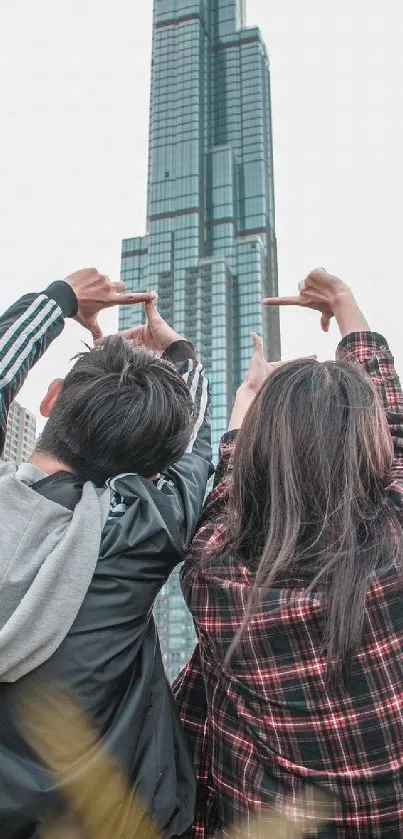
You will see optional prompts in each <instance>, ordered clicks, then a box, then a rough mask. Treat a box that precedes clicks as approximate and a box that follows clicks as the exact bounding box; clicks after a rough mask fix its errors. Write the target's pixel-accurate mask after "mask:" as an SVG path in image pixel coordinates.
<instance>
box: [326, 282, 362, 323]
mask: <svg viewBox="0 0 403 839" xmlns="http://www.w3.org/2000/svg"><path fill="white" fill-rule="evenodd" d="M330 305H331V308H332V311H333V314H334V316H335V317H337V312H339V311H343V310H345V309H347V308H351V307H352V306H356V305H357V303H356V300H355V297H354V294H353V292H352V291H351V289H349V288H348V286H345V285H344V283H343V284H342V286H341V287H340V288H338V289H335V293H334V296H333V299H332V300H331V303H330Z"/></svg>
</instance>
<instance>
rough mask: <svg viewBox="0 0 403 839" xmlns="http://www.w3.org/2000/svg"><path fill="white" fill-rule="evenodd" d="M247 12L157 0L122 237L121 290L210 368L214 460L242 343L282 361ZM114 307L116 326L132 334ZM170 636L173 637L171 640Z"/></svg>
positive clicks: (264, 102) (177, 660) (260, 91)
mask: <svg viewBox="0 0 403 839" xmlns="http://www.w3.org/2000/svg"><path fill="white" fill-rule="evenodd" d="M244 20H245V16H244V2H243V0H154V14H153V50H152V69H151V110H150V140H149V164H148V209H147V233H146V236H142V237H136V238H133V239H125V240H124V241H123V245H122V269H121V277H122V280H124V282H126V284H127V286H128V289H130V290H133V291H137V290H141V289H156V290H157V291H158V295H159V300H158V308H159V311H160V312H161V314H162V316H163V317H165V318H166V319H167V320H168V321H169V322H170V323H172V325H173V326H174V327H175V329H176V330H177V331H178V332H180V333H183V334H184V335H185V336H186V337H187V338H188V339H189V340H190V341H192V342H193V343H194V344H195V345H196V347H197V352H198V356H199V358H200V360H201V361H202V362H203V363H204V365H205V367H206V368H207V371H208V375H209V380H210V388H211V397H212V428H213V445H214V449H215V451H216V450H217V447H218V442H219V439H220V436H221V434H222V433H223V431H224V430H225V428H226V423H227V420H228V415H229V412H230V409H231V405H232V401H233V398H234V394H235V390H236V388H237V386H238V385H239V383H240V382H241V381H242V379H243V377H244V375H245V372H246V370H247V366H248V362H249V357H250V351H251V341H250V332H251V331H252V330H255V331H257V332H259V333H260V334H261V335H263V341H264V346H265V351H266V355H267V357H268V358H270V359H277V358H279V357H280V328H279V318H278V312H277V310H273V309H267V310H263V308H262V306H261V299H262V297H263V296H269V295H274V294H276V293H277V258H276V239H275V220H274V184H273V149H272V131H271V102H270V71H269V62H268V58H267V54H266V50H265V46H264V43H263V41H262V37H261V34H260V31H259V29H257V28H247V27H245V23H244ZM141 317H142V313H141V311H139V310H138V309H134V310H130V309H128V308H122V311H121V314H120V328H122V329H124V328H128V327H130V326H133V325H136V324H137V323H139V322H141ZM179 597H180V595H179V588H178V579H177V576H176V575H174V576H173V577H172V578H171V580H170V581H169V582H168V583H167V585H166V586H165V588H164V591H163V592H162V594H161V597H160V598H159V601H158V604H157V610H156V611H157V620H158V623H159V625H160V629H161V645H162V648H163V655H164V660H165V664H166V666H167V669H168V671H169V673H170V675H171V676H173V675H175V673H176V672H177V671H178V669H179V668H180V666H181V665H182V664H183V663H184V662H185V661H186V660H187V658H188V654H189V651H190V649H191V646H192V644H193V634H192V631H191V629H190V627H189V617H188V616H187V612H186V610H185V607H184V606H183V605H182V602H181V601H180V599H177V598H179ZM178 627H179V630H178V631H177V629H178Z"/></svg>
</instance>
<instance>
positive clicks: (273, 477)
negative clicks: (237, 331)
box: [222, 360, 402, 684]
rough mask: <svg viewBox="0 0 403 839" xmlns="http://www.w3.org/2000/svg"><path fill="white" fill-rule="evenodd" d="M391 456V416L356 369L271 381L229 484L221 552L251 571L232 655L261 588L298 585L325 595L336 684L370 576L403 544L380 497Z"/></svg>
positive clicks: (312, 366)
mask: <svg viewBox="0 0 403 839" xmlns="http://www.w3.org/2000/svg"><path fill="white" fill-rule="evenodd" d="M392 460H393V444H392V438H391V435H390V432H389V428H388V425H387V420H386V417H385V414H384V411H383V409H382V407H381V404H380V402H379V400H378V398H377V395H376V393H375V390H374V388H373V385H372V382H371V380H370V378H369V377H368V376H367V375H366V373H365V372H364V371H363V370H362V369H361V368H360V367H359V366H358V365H357V364H350V363H348V362H336V363H335V362H325V363H320V362H318V361H314V360H304V361H302V362H301V361H299V362H291V363H288V364H284V366H282V367H280V368H279V369H278V371H276V372H275V373H274V374H273V375H272V376H270V377H269V378H268V379H267V381H266V382H265V384H264V385H263V387H262V389H261V391H260V393H259V394H258V395H257V397H256V399H255V401H254V403H253V404H252V406H251V408H250V410H249V412H248V415H247V417H246V419H245V421H244V423H243V426H242V428H241V430H240V432H239V437H238V441H237V446H236V451H235V460H234V471H233V481H232V485H231V489H230V491H229V499H228V520H227V529H226V534H227V535H226V537H225V541H224V544H223V545H222V554H223V556H225V555H226V556H230V555H231V556H233V557H239V558H240V559H242V561H244V562H245V563H246V565H247V566H248V567H249V568H251V569H252V571H253V572H254V576H255V582H254V588H253V591H252V596H251V600H250V603H249V606H248V609H247V613H246V615H245V619H244V622H243V625H242V627H241V630H240V631H239V633H238V634H237V636H236V638H235V639H234V641H233V644H232V646H231V649H230V653H229V655H230V654H231V652H232V651H233V649H234V648H235V646H236V644H237V642H238V641H239V639H240V637H242V634H243V632H244V630H245V628H246V626H247V623H248V621H249V619H250V617H251V615H252V613H253V611H254V610H255V609H256V608H257V607H258V603H259V602H260V599H261V596H262V593H264V592H265V591H267V589H268V588H269V587H270V586H272V585H273V583H274V582H278V581H279V580H281V579H283V581H284V578H285V579H288V581H289V583H290V584H291V585H292V581H294V584H295V581H299V582H300V583H301V581H302V584H303V585H306V586H308V587H309V586H313V587H317V588H320V589H321V590H322V592H323V595H324V603H325V604H326V606H325V615H326V617H325V628H324V649H325V650H326V654H327V659H328V665H329V666H328V672H329V676H330V680H331V681H333V684H335V683H336V680H337V678H338V677H339V676H340V675H341V674H342V673H343V672H345V671H346V668H347V667H348V664H349V662H350V661H351V658H352V656H353V655H354V653H355V652H356V650H357V647H358V645H359V643H360V640H361V637H362V632H363V625H364V619H365V604H366V588H367V585H368V582H369V579H370V577H371V575H372V574H373V572H374V571H375V570H376V569H377V568H379V566H380V565H381V564H382V563H383V562H384V563H387V562H388V561H390V559H391V557H393V555H395V554H396V551H397V550H398V549H400V550H401V549H402V534H401V527H400V526H399V524H398V522H397V518H396V514H395V512H394V508H393V505H392V504H391V503H389V502H388V496H387V494H385V488H386V487H387V484H388V481H389V480H390V475H391V467H392ZM394 525H395V526H394ZM396 536H397V543H398V547H397V546H396ZM399 543H400V544H399Z"/></svg>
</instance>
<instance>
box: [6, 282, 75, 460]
mask: <svg viewBox="0 0 403 839" xmlns="http://www.w3.org/2000/svg"><path fill="white" fill-rule="evenodd" d="M76 312H77V298H76V295H75V294H74V292H73V290H72V289H71V287H70V286H69V285H68V284H67V283H64V282H58V283H53V284H52V285H51V286H49V288H47V289H46V291H44V292H43V293H42V294H27V295H25V296H24V297H22V298H21V299H20V300H18V301H17V302H16V303H14V305H13V306H11V307H10V308H9V309H8V310H7V311H6V312H5V313H4V315H2V316H1V317H0V449H1V452H2V451H3V448H4V443H5V438H6V432H7V415H8V411H9V408H10V405H11V403H12V401H13V399H14V398H15V396H16V395H17V393H18V391H19V390H20V388H21V387H22V385H23V384H24V381H25V379H26V377H27V374H28V371H29V370H30V369H31V367H33V366H34V364H36V362H37V361H38V360H39V359H40V358H41V356H42V355H43V354H44V352H45V351H46V350H47V348H48V347H49V345H50V344H51V343H52V341H53V340H54V339H55V338H57V336H58V335H60V333H61V332H62V330H63V326H64V319H65V317H73V316H74V315H75V313H76Z"/></svg>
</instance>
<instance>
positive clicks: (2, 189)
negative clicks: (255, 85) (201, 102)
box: [0, 0, 403, 410]
mask: <svg viewBox="0 0 403 839" xmlns="http://www.w3.org/2000/svg"><path fill="white" fill-rule="evenodd" d="M139 8H141V12H139ZM151 13H152V2H151V0H141V2H140V0H114V3H110V2H109V1H108V2H107V0H96V2H95V0H71V2H70V3H69V4H60V3H55V2H54V0H52V2H51V0H36V2H35V3H32V0H16V2H14V3H8V4H7V6H6V4H5V2H3V3H2V10H1V16H0V38H1V49H0V125H1V130H0V275H1V283H0V286H1V287H0V306H1V308H4V307H5V306H6V305H7V304H8V303H10V302H11V301H12V300H13V299H14V298H16V297H17V296H18V295H20V294H22V293H24V292H26V291H29V290H40V289H41V288H44V287H45V286H46V285H47V284H48V283H49V282H51V281H52V280H54V279H58V278H62V277H63V276H64V275H65V274H67V273H69V272H71V271H72V270H74V269H76V268H81V267H85V266H88V265H95V266H96V267H99V268H100V270H102V271H103V272H106V273H108V274H109V275H110V276H111V278H116V279H117V278H118V276H119V258H120V240H121V238H122V237H123V236H130V235H135V234H139V233H142V232H144V227H145V195H146V169H147V130H148V95H149V63H150V49H151ZM247 21H248V24H250V25H252V24H259V25H260V27H261V29H262V31H263V34H264V37H265V40H266V44H267V47H268V51H269V55H270V59H271V69H272V97H273V120H274V145H275V178H276V205H277V236H278V245H279V281H280V290H281V293H292V292H293V291H294V289H295V287H296V284H297V283H298V281H299V280H300V279H301V278H302V277H303V275H304V274H305V273H306V272H307V271H308V270H309V269H310V268H312V267H315V266H316V265H325V266H326V267H327V268H328V270H332V271H334V272H336V273H339V275H340V276H342V277H343V278H344V279H345V280H346V281H347V282H349V283H350V284H351V285H352V286H353V287H354V289H355V291H356V292H357V295H358V297H359V300H360V301H361V303H362V305H363V307H364V309H365V311H366V312H367V313H368V315H369V317H370V320H371V325H372V326H373V328H377V329H379V330H381V331H383V332H385V333H386V335H387V337H388V338H389V340H390V342H391V343H392V346H393V348H394V350H395V354H396V357H397V364H398V367H400V369H401V370H403V339H402V337H401V322H402V313H403V284H402V264H401V250H400V249H401V242H402V235H401V225H402V195H403V167H402V162H401V161H402V150H403V109H402V94H401V85H402V80H403V50H402V46H401V45H402V43H403V10H402V6H401V3H400V2H399V0H385V2H384V3H383V4H381V3H380V2H379V0H338V2H337V3H324V2H323V0H305V2H304V3H301V2H297V0H247ZM103 322H104V325H105V327H106V328H107V329H112V328H113V327H114V324H115V320H114V317H113V316H111V315H107V316H106V317H104V319H103ZM83 334H84V333H82V332H81V330H80V328H79V327H77V326H75V325H73V324H69V325H68V326H67V328H66V331H65V333H64V335H63V337H62V338H61V339H59V341H58V342H57V344H56V345H54V346H53V348H52V349H51V350H50V351H49V353H48V354H47V356H46V357H45V359H44V360H43V362H41V364H40V365H39V366H38V368H37V369H36V370H35V372H34V373H32V375H31V378H30V381H29V384H28V385H27V386H26V387H25V388H24V391H23V393H22V394H21V401H23V402H24V403H25V404H26V405H27V406H28V407H30V408H31V409H32V410H37V408H38V403H39V401H40V396H41V394H42V391H43V390H44V388H45V386H46V384H47V382H48V380H50V379H51V378H52V377H53V376H54V375H59V374H63V373H64V372H65V369H66V362H67V359H68V357H69V356H71V355H73V354H74V352H76V351H77V349H78V348H79V342H80V337H82V335H83ZM336 335H337V333H336V330H335V329H333V331H332V334H331V336H330V337H324V336H323V337H322V336H321V334H320V332H319V329H318V327H317V318H316V316H315V315H313V314H311V313H306V312H300V311H294V310H293V311H291V310H286V311H285V312H284V313H283V315H282V336H283V338H282V340H283V356H284V357H285V358H289V357H292V356H295V355H298V354H304V353H307V352H318V353H319V355H320V356H321V357H324V356H330V355H331V354H332V352H333V350H334V347H335V344H336Z"/></svg>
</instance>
